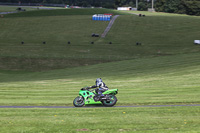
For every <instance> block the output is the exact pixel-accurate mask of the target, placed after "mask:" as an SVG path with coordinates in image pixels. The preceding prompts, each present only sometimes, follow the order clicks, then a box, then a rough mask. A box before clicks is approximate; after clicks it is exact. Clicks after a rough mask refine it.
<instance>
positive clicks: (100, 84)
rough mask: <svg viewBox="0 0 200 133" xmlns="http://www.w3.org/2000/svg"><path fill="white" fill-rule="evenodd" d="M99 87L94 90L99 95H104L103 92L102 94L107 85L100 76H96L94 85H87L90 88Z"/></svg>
mask: <svg viewBox="0 0 200 133" xmlns="http://www.w3.org/2000/svg"><path fill="white" fill-rule="evenodd" d="M97 87H99V89H98V90H96V92H97V93H98V96H99V97H104V94H102V93H103V92H104V91H107V90H108V86H106V84H105V83H104V82H103V80H102V79H101V78H97V79H96V82H95V85H93V86H90V87H87V88H88V89H90V88H97Z"/></svg>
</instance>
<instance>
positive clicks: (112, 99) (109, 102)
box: [102, 95, 117, 107]
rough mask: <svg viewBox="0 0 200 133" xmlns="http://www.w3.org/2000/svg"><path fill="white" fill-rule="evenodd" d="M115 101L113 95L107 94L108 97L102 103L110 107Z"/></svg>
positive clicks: (115, 98)
mask: <svg viewBox="0 0 200 133" xmlns="http://www.w3.org/2000/svg"><path fill="white" fill-rule="evenodd" d="M116 103H117V97H116V96H115V95H109V99H106V100H103V101H102V104H103V105H104V106H106V107H112V106H114V105H115V104H116Z"/></svg>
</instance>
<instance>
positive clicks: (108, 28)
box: [101, 15, 119, 37]
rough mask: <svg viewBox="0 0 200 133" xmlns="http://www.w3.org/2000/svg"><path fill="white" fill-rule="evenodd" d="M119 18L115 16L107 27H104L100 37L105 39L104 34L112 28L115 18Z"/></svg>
mask: <svg viewBox="0 0 200 133" xmlns="http://www.w3.org/2000/svg"><path fill="white" fill-rule="evenodd" d="M117 17H119V15H115V16H114V17H113V18H112V19H111V21H110V23H109V24H108V26H107V27H106V29H105V31H104V32H103V34H102V35H101V37H106V34H107V33H108V31H109V30H110V28H111V27H112V25H113V23H114V22H115V20H116V18H117Z"/></svg>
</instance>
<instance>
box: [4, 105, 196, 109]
mask: <svg viewBox="0 0 200 133" xmlns="http://www.w3.org/2000/svg"><path fill="white" fill-rule="evenodd" d="M180 106H181V107H183V106H200V104H188V105H138V106H113V108H122V107H126V108H133V107H135V108H136V107H137V108H139V107H143V108H145V107H180ZM99 107H100V108H103V107H104V108H109V107H105V106H103V105H87V106H83V107H74V106H0V108H99Z"/></svg>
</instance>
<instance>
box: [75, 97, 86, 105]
mask: <svg viewBox="0 0 200 133" xmlns="http://www.w3.org/2000/svg"><path fill="white" fill-rule="evenodd" d="M73 104H74V106H75V107H82V106H83V105H84V104H85V101H84V98H83V97H82V96H78V97H76V98H75V99H74V101H73Z"/></svg>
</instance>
